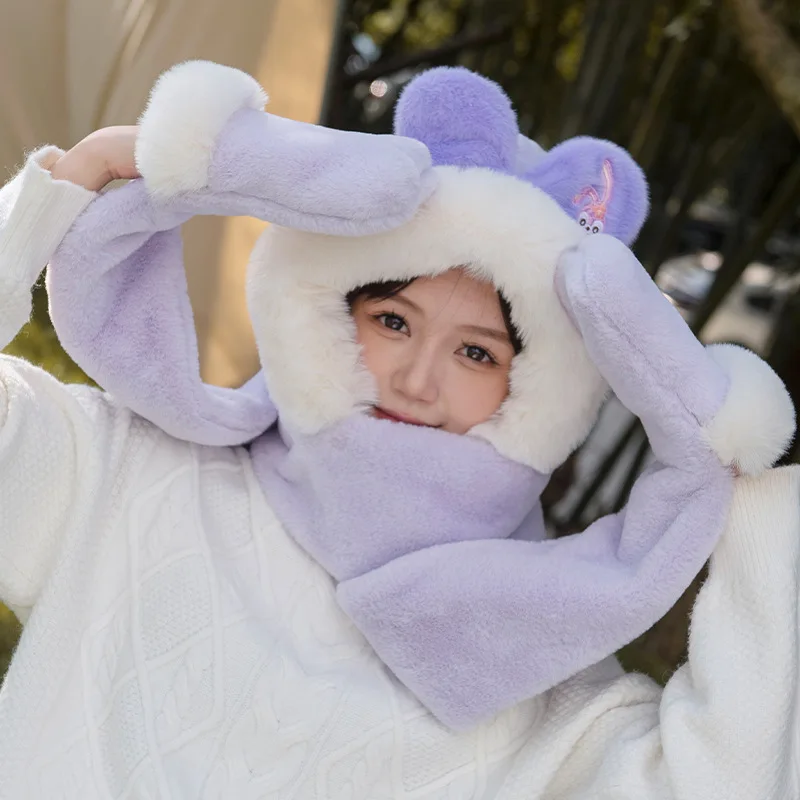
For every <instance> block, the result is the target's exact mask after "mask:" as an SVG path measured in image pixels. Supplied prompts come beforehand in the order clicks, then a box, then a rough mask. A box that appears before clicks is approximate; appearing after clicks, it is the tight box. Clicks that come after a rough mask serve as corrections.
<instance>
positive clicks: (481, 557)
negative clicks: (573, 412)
mask: <svg viewBox="0 0 800 800" xmlns="http://www.w3.org/2000/svg"><path fill="white" fill-rule="evenodd" d="M558 286H559V292H560V296H561V297H562V299H563V302H564V305H565V307H566V308H567V310H568V312H569V313H570V315H571V318H572V319H573V321H574V323H575V325H576V326H577V327H578V329H579V330H580V332H581V335H582V337H583V339H584V341H585V343H586V346H587V349H588V350H589V354H590V356H591V357H592V359H593V360H594V362H595V364H596V365H597V366H598V368H599V370H600V372H601V374H602V375H603V376H604V377H605V378H606V380H607V381H608V382H609V384H610V385H611V387H612V389H613V390H614V391H615V392H616V393H617V394H618V396H619V398H620V399H621V400H622V402H624V403H625V404H626V405H627V406H628V407H629V408H630V409H631V410H632V411H634V412H635V413H637V414H638V415H639V416H640V417H641V418H642V420H643V423H644V425H645V428H646V430H647V433H648V436H649V438H650V442H651V445H652V447H653V451H654V453H655V456H656V459H657V460H658V462H660V463H659V464H657V465H656V466H654V467H653V468H651V469H650V470H648V471H647V472H646V473H645V474H644V475H642V476H641V477H640V478H639V480H637V482H636V484H635V485H634V487H633V490H632V493H631V498H630V501H629V503H628V505H627V507H626V509H625V510H624V511H623V512H622V513H620V514H618V515H613V516H608V517H605V518H603V519H600V520H598V521H597V522H595V523H594V524H593V525H591V526H590V527H589V528H588V529H587V530H586V531H584V532H583V533H581V534H577V535H575V536H571V537H567V538H566V539H560V540H558V541H546V542H519V541H508V540H506V541H477V542H469V541H462V542H454V543H447V544H443V545H440V546H438V547H429V548H426V549H423V550H419V551H417V552H415V553H411V554H408V555H405V556H403V557H401V558H397V559H395V560H393V561H391V562H389V563H388V564H386V565H384V566H383V567H381V568H379V569H375V570H372V571H370V572H367V573H365V574H363V575H361V576H358V577H355V578H353V579H351V580H347V581H344V582H342V583H341V584H340V585H339V589H338V594H339V600H340V603H341V605H342V607H343V608H344V609H345V611H346V612H347V613H348V614H349V615H350V616H351V618H352V619H353V620H354V621H355V623H356V624H357V625H358V627H359V629H360V630H361V631H362V632H363V633H364V635H365V636H366V637H367V639H368V640H369V642H370V643H371V644H372V646H373V648H374V649H375V651H376V652H377V653H378V655H379V656H380V658H381V659H382V660H383V661H384V662H385V663H386V664H387V665H388V666H389V667H390V668H391V669H392V671H393V672H394V673H395V674H396V675H397V676H398V677H399V678H400V680H402V681H403V683H405V684H406V685H407V686H408V687H409V688H410V689H411V690H412V691H413V692H414V693H415V694H416V695H417V696H418V697H419V698H420V699H421V700H422V702H424V703H425V704H426V705H427V706H428V708H430V710H431V711H432V712H433V713H434V714H435V715H436V716H437V717H438V718H439V719H440V720H441V721H442V722H444V723H445V724H447V725H450V726H451V727H454V728H466V727H469V726H472V725H474V724H476V723H477V722H480V721H481V720H483V719H486V718H488V717H490V716H492V715H494V714H496V713H497V712H499V711H501V710H502V709H504V708H508V707H510V706H512V705H514V704H516V703H518V702H520V701H522V700H524V699H526V698H530V697H532V696H534V695H536V694H538V693H541V692H543V691H546V690H547V689H549V688H551V687H552V686H554V685H556V684H558V683H559V682H561V681H563V680H565V679H566V678H568V677H570V676H571V675H573V674H575V673H576V672H578V671H579V670H581V669H583V668H585V667H588V666H590V665H591V664H593V663H596V662H597V661H599V660H601V659H602V658H604V657H606V656H607V655H608V654H609V653H610V652H613V651H614V650H615V649H618V648H619V647H621V646H623V645H625V644H627V643H628V642H630V641H631V640H633V639H634V638H636V637H637V636H638V635H640V634H641V633H643V632H644V631H645V630H646V629H647V628H648V627H650V625H652V624H653V623H655V622H656V621H657V620H658V619H659V618H660V617H661V616H663V614H664V613H666V611H668V610H669V608H670V607H671V606H672V605H673V603H674V602H675V599H676V598H677V597H678V596H679V595H680V594H681V593H682V592H683V591H684V590H685V588H686V587H687V586H688V583H689V581H690V580H691V579H692V577H694V575H696V574H697V573H698V572H699V571H700V569H701V568H702V566H703V564H704V563H705V561H706V560H707V559H708V557H709V555H710V554H711V551H712V549H713V547H714V545H715V544H716V542H717V539H718V537H719V535H720V533H721V532H722V529H723V526H724V523H725V520H726V517H727V512H728V504H729V498H730V494H731V488H732V481H733V471H734V468H735V469H736V470H739V471H742V472H744V471H748V472H756V471H758V470H759V469H764V468H765V467H767V466H769V465H770V464H771V463H772V462H773V461H774V459H776V458H777V457H778V456H779V455H780V453H781V452H782V450H783V448H784V447H785V446H786V444H787V443H788V441H789V440H790V439H791V435H792V432H793V429H794V417H793V410H792V405H791V401H790V400H789V397H788V395H787V393H786V390H785V389H784V387H783V386H782V384H781V382H780V380H779V379H778V378H777V376H775V374H774V373H773V372H772V371H771V370H770V369H769V368H768V367H767V366H766V365H765V364H764V363H763V362H761V361H760V360H759V359H758V358H756V357H755V356H753V355H752V354H749V353H747V352H746V351H743V350H741V349H739V348H724V347H723V348H714V349H712V350H706V349H704V348H703V347H702V345H701V344H700V343H699V342H698V341H697V340H696V339H695V338H694V336H693V335H692V333H691V331H690V330H689V329H688V328H687V326H686V324H685V323H684V322H683V320H682V319H681V317H680V316H679V315H678V313H677V312H676V311H675V309H673V308H672V307H671V306H670V304H669V303H668V301H667V300H666V299H665V298H664V297H663V296H662V295H661V293H660V292H659V290H658V289H657V287H656V286H655V284H653V282H652V280H651V279H650V278H649V276H648V275H647V274H646V272H645V271H644V269H643V268H642V267H641V265H640V264H639V263H638V262H637V261H636V259H635V257H634V256H633V254H632V253H631V252H630V251H629V250H628V249H627V248H626V247H625V246H624V245H623V244H622V243H621V242H619V241H617V240H615V239H613V238H611V237H608V236H603V235H600V236H592V237H587V239H586V240H585V241H584V242H582V243H581V245H580V246H579V247H577V248H576V249H574V250H572V251H569V252H568V253H566V254H565V255H564V257H563V258H562V260H561V263H560V265H559V270H558Z"/></svg>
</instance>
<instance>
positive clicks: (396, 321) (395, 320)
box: [377, 314, 406, 333]
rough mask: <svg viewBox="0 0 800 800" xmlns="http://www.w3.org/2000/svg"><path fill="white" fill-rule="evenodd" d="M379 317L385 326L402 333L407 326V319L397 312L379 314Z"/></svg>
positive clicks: (379, 320)
mask: <svg viewBox="0 0 800 800" xmlns="http://www.w3.org/2000/svg"><path fill="white" fill-rule="evenodd" d="M377 319H378V322H380V323H381V325H383V326H384V327H385V328H388V329H389V330H391V331H397V332H398V333H402V331H403V330H404V329H405V327H406V321H405V320H404V319H403V318H402V317H398V316H397V314H378V317H377Z"/></svg>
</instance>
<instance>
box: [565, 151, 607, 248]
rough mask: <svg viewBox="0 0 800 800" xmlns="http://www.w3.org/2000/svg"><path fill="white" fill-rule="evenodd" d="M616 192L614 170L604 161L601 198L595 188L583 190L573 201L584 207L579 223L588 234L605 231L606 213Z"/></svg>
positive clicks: (579, 216)
mask: <svg viewBox="0 0 800 800" xmlns="http://www.w3.org/2000/svg"><path fill="white" fill-rule="evenodd" d="M613 192H614V170H613V169H612V167H611V162H610V161H609V160H608V159H605V160H604V161H603V194H602V196H600V195H599V194H598V193H597V190H596V189H595V188H594V186H587V187H585V188H583V189H581V191H580V192H578V194H577V195H575V199H574V200H573V201H572V202H573V203H574V204H575V205H576V206H582V209H581V212H580V214H579V215H578V222H579V223H580V225H581V227H582V228H584V229H585V230H586V232H587V233H602V232H603V231H604V230H605V222H606V213H607V211H608V206H609V203H610V202H611V198H612V195H613Z"/></svg>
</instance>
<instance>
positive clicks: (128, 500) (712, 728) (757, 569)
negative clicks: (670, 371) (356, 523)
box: [0, 150, 800, 800]
mask: <svg viewBox="0 0 800 800" xmlns="http://www.w3.org/2000/svg"><path fill="white" fill-rule="evenodd" d="M53 154H54V151H53V150H46V151H43V152H41V153H39V154H36V155H35V156H34V157H33V158H32V159H31V160H30V161H29V162H28V164H27V165H26V167H25V168H24V170H23V172H22V173H21V175H20V176H18V177H17V178H16V179H15V180H14V181H13V182H12V183H11V184H9V185H8V186H6V187H5V189H4V190H3V191H2V193H1V194H0V225H2V228H1V229H0V344H5V343H7V342H8V341H9V340H10V339H11V337H12V336H13V335H14V333H15V332H16V331H17V330H18V328H19V327H20V325H21V324H22V323H23V322H24V321H25V319H26V317H27V315H28V314H29V309H30V297H29V295H30V291H29V290H30V287H31V285H32V284H33V282H34V280H35V278H36V276H37V273H38V272H39V270H40V268H41V267H42V266H43V265H44V264H45V263H46V261H47V260H48V258H49V257H50V255H51V254H52V251H53V249H54V248H55V246H56V245H57V244H58V242H59V240H60V239H61V237H62V236H63V234H64V233H65V231H66V230H67V229H68V227H69V225H70V224H71V222H72V220H73V219H74V218H75V216H76V215H77V214H78V213H79V212H80V211H81V209H82V208H83V207H84V206H85V205H86V203H88V202H89V201H90V200H91V198H92V196H93V195H92V194H91V193H89V192H86V191H84V190H83V189H81V188H79V187H76V186H73V185H71V184H69V183H64V182H54V181H53V180H52V179H51V177H50V175H49V173H48V172H47V171H46V170H44V169H42V167H41V166H39V164H38V163H37V161H36V159H37V158H38V159H40V160H41V159H45V160H46V159H48V158H50V159H52V157H53ZM799 490H800V471H798V470H796V469H781V470H774V471H771V472H769V473H767V474H765V475H764V476H762V477H760V478H758V479H747V480H745V479H740V480H739V481H738V488H737V491H736V494H735V501H734V507H733V511H732V514H731V519H730V522H729V525H728V528H727V530H726V532H725V535H724V538H723V540H722V542H721V543H720V545H719V547H718V548H717V551H716V553H715V555H714V559H713V563H712V567H711V574H710V577H709V579H708V582H707V583H706V585H705V587H704V589H703V591H702V592H701V595H700V597H699V599H698V602H697V605H696V607H695V611H694V617H693V620H694V621H693V627H692V637H691V645H690V658H689V663H688V664H686V665H685V666H683V667H682V668H681V669H680V670H679V671H678V672H677V673H676V674H675V675H674V676H673V678H672V679H671V680H670V682H669V684H668V685H667V687H666V689H665V690H664V691H663V692H662V690H661V689H659V688H658V687H657V686H656V685H655V684H654V683H652V682H651V681H650V680H649V679H647V678H644V677H641V676H633V675H627V676H626V675H623V674H622V672H621V670H620V669H619V667H618V666H617V665H616V662H614V661H613V660H609V661H607V662H605V663H604V664H602V665H600V666H598V667H595V668H594V669H592V670H589V671H587V672H585V673H582V674H580V675H578V676H577V677H575V678H574V679H572V680H570V681H568V682H566V683H564V684H562V685H561V686H559V687H558V688H557V689H555V690H553V691H551V692H549V693H548V694H547V695H545V696H543V697H540V698H537V699H535V700H533V701H531V702H528V703H525V704H523V705H521V706H519V707H518V708H516V709H514V710H512V711H511V712H508V713H505V714H503V715H501V716H500V717H499V718H497V719H496V720H495V721H493V722H492V723H490V724H487V725H484V726H483V727H481V728H479V729H477V730H474V731H472V732H469V733H465V734H454V733H451V732H449V731H448V730H446V729H444V728H443V727H441V726H440V725H439V724H438V723H437V722H436V721H435V720H433V719H432V718H431V716H430V715H429V714H427V713H426V711H425V710H424V709H423V708H422V707H421V706H420V705H419V704H418V703H417V702H416V701H415V699H414V698H413V697H412V696H411V695H410V694H409V693H408V692H407V691H405V690H404V688H403V687H402V686H401V685H399V684H398V683H397V682H396V681H395V680H394V679H393V677H392V676H391V674H389V673H388V671H387V670H386V669H385V668H384V667H383V665H382V664H381V663H380V662H379V661H378V660H377V658H376V657H375V656H374V654H373V653H372V651H371V649H370V648H369V646H368V645H367V644H366V643H365V641H364V640H363V638H362V637H361V636H360V634H359V633H358V632H357V631H356V630H355V629H354V628H353V627H352V625H350V624H349V622H348V620H347V618H346V617H345V616H344V615H343V614H342V613H341V612H340V611H339V609H338V608H337V605H336V602H335V598H334V591H333V590H334V586H333V584H332V581H331V579H330V578H329V577H328V576H327V575H326V574H325V573H324V572H323V570H322V569H321V568H320V567H319V566H318V565H316V564H315V563H314V562H312V561H311V560H310V559H309V557H308V556H306V555H305V554H304V553H303V552H302V551H301V550H300V549H299V548H298V547H297V546H296V545H295V543H294V542H293V541H292V540H291V539H290V538H289V537H288V536H287V535H286V533H285V532H284V531H283V530H282V528H281V526H280V524H279V522H278V521H277V519H276V518H275V516H274V515H273V513H272V512H271V510H270V509H269V507H268V506H267V504H266V503H265V500H264V497H263V495H262V492H261V490H260V488H259V486H258V484H257V483H256V481H255V479H254V476H253V472H252V469H251V465H250V462H249V458H248V454H247V452H246V451H244V450H241V449H225V448H203V447H196V446H191V445H188V444H185V443H181V442H178V441H176V440H173V439H170V438H169V437H168V436H166V435H165V434H163V433H161V432H160V431H159V430H157V429H155V428H153V427H152V426H151V425H149V424H147V423H145V422H144V421H142V420H140V419H137V418H135V417H134V416H132V415H131V414H130V413H129V412H128V411H126V410H125V409H122V408H119V407H116V406H115V405H114V404H113V403H112V402H111V401H109V400H108V399H107V398H106V397H105V396H104V395H103V394H102V393H100V392H98V391H95V390H92V389H88V388H85V387H67V386H63V385H61V384H59V383H58V382H57V381H55V380H54V379H53V378H51V377H50V376H48V375H47V374H45V373H44V372H42V371H41V370H39V369H37V368H36V367H33V366H31V365H29V364H26V363H24V362H22V361H19V360H15V359H12V358H8V357H2V359H1V360H0V515H1V516H0V599H2V600H3V601H4V602H7V603H9V604H11V605H12V606H13V607H15V608H16V609H17V610H18V611H19V613H20V614H21V616H22V617H24V618H26V619H27V623H26V625H25V629H24V633H23V637H22V641H21V642H20V645H19V649H18V651H17V654H16V656H15V659H14V661H13V663H12V666H11V670H10V672H9V674H8V678H7V681H6V683H5V685H4V686H3V689H2V693H1V694H0V798H13V800H22V799H23V798H37V799H38V798H42V799H44V798H47V799H48V800H49V799H50V798H74V799H75V800H78V799H80V800H92V798H148V799H149V800H151V799H154V798H231V799H232V800H234V799H235V800H248V798H276V799H280V800H288V799H289V798H298V800H305V799H308V800H311V798H314V800H322V799H323V798H324V799H325V800H333V799H334V798H337V799H338V798H348V800H383V799H384V798H408V799H409V800H410V798H419V799H422V798H426V799H427V798H441V799H442V800H445V798H446V799H447V800H466V799H467V798H497V799H498V800H545V799H546V800H601V798H602V800H773V799H774V800H788V799H789V798H798V797H800V786H799V785H798V781H797V774H796V773H797V769H798V760H797V753H798V745H797V742H796V741H795V739H794V738H793V737H796V736H797V733H796V728H797V724H796V719H795V717H796V714H797V711H796V694H797V689H798V687H797V676H798V621H797V603H798V575H797V573H798V565H799V564H800V561H799V560H798V548H799V547H800V502H798V501H799V500H800V492H799Z"/></svg>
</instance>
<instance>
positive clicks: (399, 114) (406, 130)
mask: <svg viewBox="0 0 800 800" xmlns="http://www.w3.org/2000/svg"><path fill="white" fill-rule="evenodd" d="M395 132H396V133H398V134H399V135H402V136H410V137H413V138H415V139H419V141H421V142H423V143H424V144H425V145H427V147H428V149H429V150H430V152H431V156H432V158H433V163H434V164H436V165H446V166H457V167H482V168H485V169H492V170H496V171H498V172H503V173H506V174H509V175H514V176H515V177H517V178H519V179H520V180H525V181H527V182H529V183H531V184H533V185H534V186H536V187H538V188H540V189H541V190H542V191H544V192H546V193H547V194H549V195H550V196H551V197H553V198H554V199H555V200H556V201H557V202H558V204H559V205H560V206H561V208H562V209H563V210H564V212H565V213H566V214H567V215H568V216H570V217H572V218H573V219H575V218H578V217H580V214H581V212H582V211H583V210H584V205H583V204H582V203H580V202H578V201H577V198H578V197H579V196H580V194H581V193H582V192H584V191H585V190H589V189H591V190H593V191H594V192H595V193H596V195H597V197H598V199H606V200H607V202H606V203H605V206H604V208H603V214H604V230H605V232H606V233H609V234H611V235H613V236H615V237H617V238H619V239H621V240H622V241H623V242H625V243H626V244H631V243H632V242H633V241H634V239H635V238H636V236H637V235H638V233H639V230H640V229H641V227H642V224H643V223H644V220H645V218H646V217H647V212H648V208H649V199H648V191H647V181H646V179H645V177H644V174H643V173H642V170H641V169H640V168H639V166H638V165H637V164H636V162H635V161H634V160H633V159H632V158H631V157H630V155H629V154H628V153H627V152H626V151H625V150H623V149H622V148H621V147H618V146H617V145H615V144H612V143H611V142H606V141H603V140H600V139H592V138H590V137H587V136H579V137H576V138H574V139H569V140H568V141H566V142H563V143H561V144H560V145H558V146H556V147H554V148H553V149H552V150H551V151H550V152H548V153H544V154H542V153H540V152H536V151H537V150H540V148H538V146H537V145H535V144H533V143H532V142H529V141H527V140H525V138H524V137H521V136H520V134H519V130H518V127H517V120H516V116H515V115H514V111H513V109H512V107H511V101H510V100H509V99H508V97H507V96H506V94H505V93H504V92H503V90H502V89H501V88H500V86H499V85H498V84H496V83H494V82H493V81H490V80H488V79H487V78H484V77H483V76H481V75H477V74H475V73H474V72H470V71H469V70H467V69H464V68H462V67H438V68H436V69H432V70H429V71H427V72H424V73H422V74H421V75H420V76H419V77H417V78H415V79H414V80H413V81H411V83H409V84H408V86H407V87H406V89H405V91H404V92H403V94H402V96H401V97H400V101H399V102H398V104H397V111H396V113H395ZM605 161H608V162H609V163H610V166H611V171H610V173H609V174H610V176H611V179H612V183H613V186H612V187H611V189H610V194H609V196H607V197H606V193H607V192H608V187H607V186H606V181H605V180H604V172H603V164H604V162H605Z"/></svg>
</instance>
